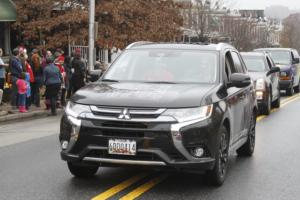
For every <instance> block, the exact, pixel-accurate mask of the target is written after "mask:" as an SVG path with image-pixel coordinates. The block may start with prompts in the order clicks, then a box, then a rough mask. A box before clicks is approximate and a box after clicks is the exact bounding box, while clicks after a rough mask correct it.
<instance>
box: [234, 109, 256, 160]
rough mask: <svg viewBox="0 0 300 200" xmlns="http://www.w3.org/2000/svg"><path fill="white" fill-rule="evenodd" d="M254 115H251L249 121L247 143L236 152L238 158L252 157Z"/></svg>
mask: <svg viewBox="0 0 300 200" xmlns="http://www.w3.org/2000/svg"><path fill="white" fill-rule="evenodd" d="M255 127H256V115H255V114H253V115H252V117H251V121H250V127H249V131H248V139H247V142H246V143H245V144H244V145H243V146H241V147H240V148H239V149H238V150H237V154H238V155H239V156H252V154H253V153H254V148H255Z"/></svg>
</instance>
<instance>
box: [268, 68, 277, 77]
mask: <svg viewBox="0 0 300 200" xmlns="http://www.w3.org/2000/svg"><path fill="white" fill-rule="evenodd" d="M277 72H280V68H279V67H272V68H271V69H270V71H268V72H267V76H270V75H271V74H273V73H277Z"/></svg>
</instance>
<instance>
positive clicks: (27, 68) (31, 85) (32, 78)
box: [24, 54, 35, 108]
mask: <svg viewBox="0 0 300 200" xmlns="http://www.w3.org/2000/svg"><path fill="white" fill-rule="evenodd" d="M24 57H25V71H26V72H27V73H28V74H29V83H30V87H31V88H33V87H34V82H35V78H34V74H33V71H32V68H31V65H30V64H29V62H28V56H27V54H25V55H24ZM31 102H32V99H31V95H30V99H28V100H27V101H26V107H27V108H29V107H30V106H31Z"/></svg>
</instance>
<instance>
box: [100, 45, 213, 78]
mask: <svg viewBox="0 0 300 200" xmlns="http://www.w3.org/2000/svg"><path fill="white" fill-rule="evenodd" d="M217 67H218V56H217V53H216V52H199V51H189V50H167V49H151V50H127V51H125V52H124V53H123V54H122V55H121V56H120V57H119V58H118V59H117V60H116V61H115V62H114V63H113V65H112V66H111V67H110V69H109V70H108V72H107V73H106V75H105V77H104V78H103V80H105V79H106V80H115V81H136V82H154V83H155V82H157V83H159V82H172V83H214V82H216V79H217Z"/></svg>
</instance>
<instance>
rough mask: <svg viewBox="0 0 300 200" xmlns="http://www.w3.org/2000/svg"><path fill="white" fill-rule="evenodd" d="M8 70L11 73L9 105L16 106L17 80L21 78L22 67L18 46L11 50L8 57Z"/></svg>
mask: <svg viewBox="0 0 300 200" xmlns="http://www.w3.org/2000/svg"><path fill="white" fill-rule="evenodd" d="M9 63H10V65H9V71H10V73H11V81H12V90H11V97H10V100H11V105H12V107H13V108H15V107H16V106H17V103H18V102H17V99H18V87H17V84H16V82H17V80H18V79H20V78H21V75H22V72H23V67H22V63H21V60H20V52H19V49H18V48H15V49H14V50H13V57H12V58H11V59H10V62H9Z"/></svg>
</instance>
